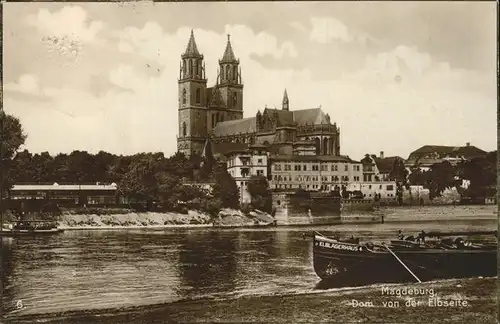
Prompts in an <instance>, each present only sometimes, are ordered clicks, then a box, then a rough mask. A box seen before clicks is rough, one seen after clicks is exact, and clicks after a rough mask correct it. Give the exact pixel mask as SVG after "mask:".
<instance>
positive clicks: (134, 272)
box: [0, 220, 496, 316]
mask: <svg viewBox="0 0 500 324" xmlns="http://www.w3.org/2000/svg"><path fill="white" fill-rule="evenodd" d="M403 226H404V228H405V230H406V231H411V232H412V233H414V232H418V231H419V230H420V229H425V230H431V229H432V230H464V229H475V230H494V229H496V221H494V220H483V221H475V222H471V221H466V222H463V221H455V222H446V224H445V223H443V222H441V223H435V222H434V223H431V222H429V223H423V222H420V223H418V224H407V223H405V224H401V223H399V224H395V223H394V224H391V223H387V224H372V225H337V226H331V227H328V226H320V227H316V228H310V227H308V228H300V227H296V228H274V229H239V230H238V229H236V230H235V229H227V230H220V229H219V230H216V229H211V228H195V229H186V228H184V229H167V230H161V231H160V230H115V231H104V230H102V231H101V230H99V231H95V230H94V231H66V232H64V233H61V234H59V235H54V236H45V237H31V238H18V239H12V238H3V240H2V247H1V268H2V272H1V277H0V279H1V281H2V282H1V283H2V287H3V290H2V304H3V312H4V313H5V314H7V315H9V316H18V315H23V316H24V315H30V314H41V313H60V312H79V311H89V310H92V311H93V310H99V309H118V308H120V309H121V308H128V307H134V306H145V305H157V304H168V303H173V302H176V301H180V300H184V301H190V300H192V301H193V302H195V301H196V300H197V299H207V298H208V299H210V298H221V299H224V298H233V297H239V296H249V295H253V296H269V295H276V294H281V295H283V294H284V295H289V294H299V293H304V292H311V291H314V290H315V289H317V288H316V285H317V284H318V282H319V278H318V277H317V276H316V274H315V273H314V270H313V268H312V244H311V240H310V239H309V238H304V236H303V233H305V232H308V233H310V232H312V231H313V230H318V231H320V232H322V233H325V234H331V233H340V234H345V235H349V236H350V235H351V234H355V235H362V237H366V238H372V239H377V240H386V239H388V238H390V237H394V236H395V234H396V232H397V230H398V229H400V228H402V227H403Z"/></svg>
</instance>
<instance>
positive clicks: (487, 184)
mask: <svg viewBox="0 0 500 324" xmlns="http://www.w3.org/2000/svg"><path fill="white" fill-rule="evenodd" d="M463 180H468V181H469V186H468V188H467V189H464V188H462V187H461V185H462V181H463ZM406 185H421V186H423V187H424V188H426V189H429V195H430V198H431V199H433V198H434V197H438V196H440V195H441V194H442V192H443V191H444V190H445V189H448V188H453V187H455V188H457V189H458V191H459V192H460V194H461V195H462V196H464V197H469V198H472V199H476V198H479V199H481V198H484V197H492V196H495V195H496V187H497V152H496V151H494V152H489V153H487V154H486V155H485V156H482V157H475V158H472V159H470V160H465V161H461V162H459V163H458V164H456V165H452V164H451V163H450V162H448V161H443V162H440V163H436V164H433V165H432V166H431V167H430V168H429V169H428V170H425V171H423V170H421V169H420V168H419V167H418V166H414V167H412V168H411V173H410V174H409V175H408V178H407V181H406Z"/></svg>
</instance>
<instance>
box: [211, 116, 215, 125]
mask: <svg viewBox="0 0 500 324" xmlns="http://www.w3.org/2000/svg"><path fill="white" fill-rule="evenodd" d="M212 127H215V115H212Z"/></svg>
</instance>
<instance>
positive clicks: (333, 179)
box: [273, 175, 359, 182]
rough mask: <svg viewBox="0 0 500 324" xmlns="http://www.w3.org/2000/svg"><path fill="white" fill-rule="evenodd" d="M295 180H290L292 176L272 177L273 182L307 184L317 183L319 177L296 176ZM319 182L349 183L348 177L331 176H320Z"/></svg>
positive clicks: (354, 179)
mask: <svg viewBox="0 0 500 324" xmlns="http://www.w3.org/2000/svg"><path fill="white" fill-rule="evenodd" d="M294 179H295V180H292V176H281V175H274V177H273V180H274V181H278V182H279V181H297V182H308V181H319V179H320V177H318V176H308V175H306V176H301V175H298V176H295V178H294ZM321 181H323V182H329V181H331V182H339V181H342V182H349V177H348V176H341V177H339V176H331V177H328V176H322V177H321ZM353 181H359V177H357V176H355V177H353Z"/></svg>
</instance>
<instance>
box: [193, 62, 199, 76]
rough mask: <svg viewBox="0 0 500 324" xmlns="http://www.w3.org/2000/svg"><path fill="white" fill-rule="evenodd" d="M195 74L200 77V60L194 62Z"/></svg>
mask: <svg viewBox="0 0 500 324" xmlns="http://www.w3.org/2000/svg"><path fill="white" fill-rule="evenodd" d="M194 74H195V75H198V74H199V73H198V60H196V61H194Z"/></svg>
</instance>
